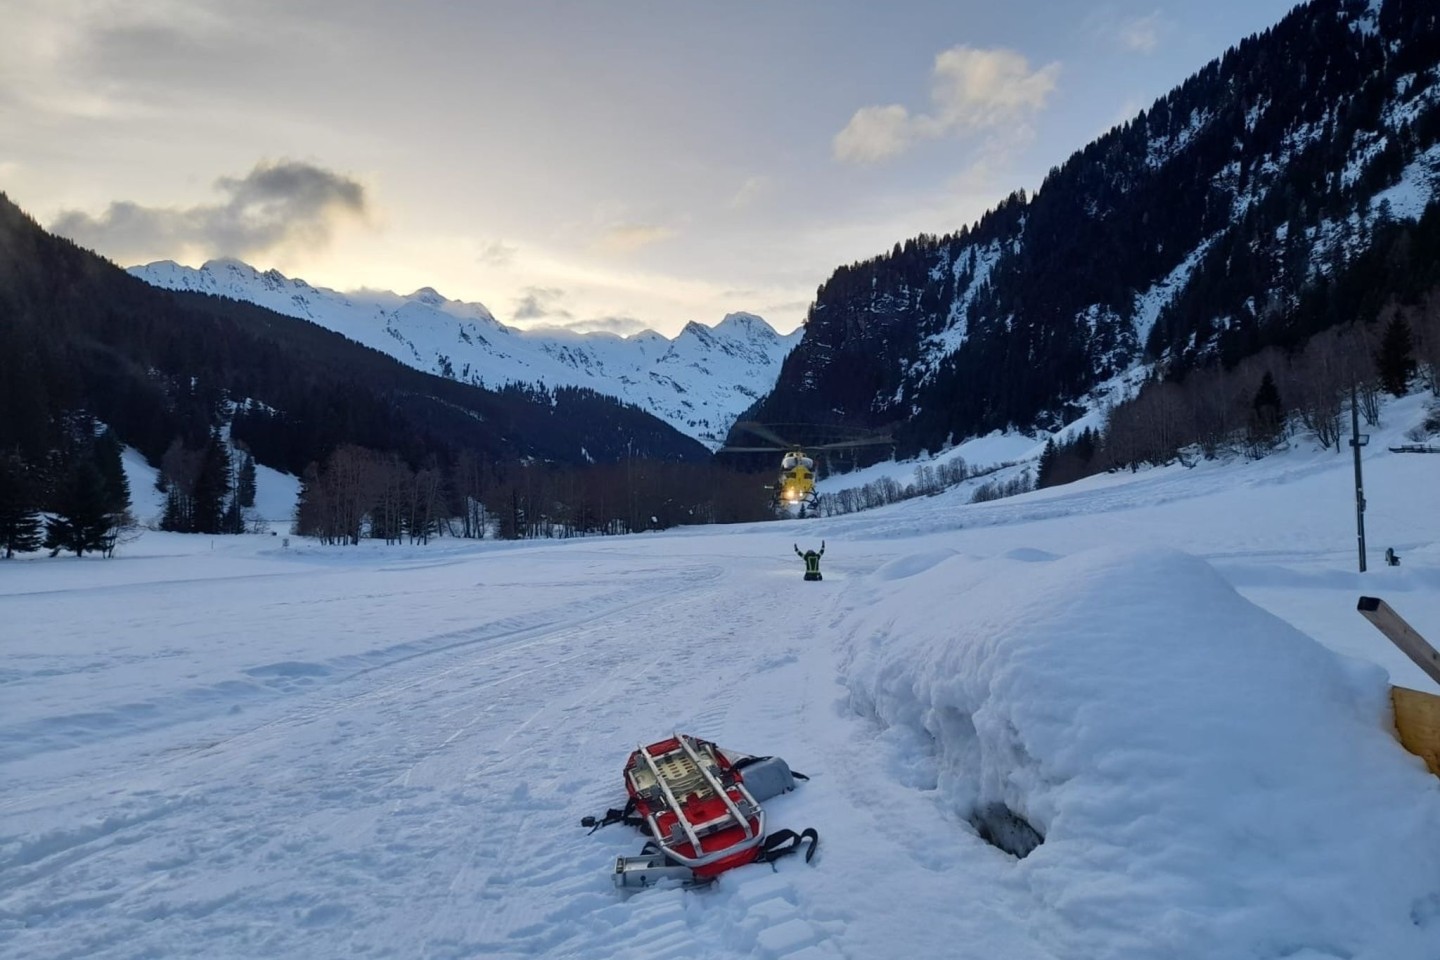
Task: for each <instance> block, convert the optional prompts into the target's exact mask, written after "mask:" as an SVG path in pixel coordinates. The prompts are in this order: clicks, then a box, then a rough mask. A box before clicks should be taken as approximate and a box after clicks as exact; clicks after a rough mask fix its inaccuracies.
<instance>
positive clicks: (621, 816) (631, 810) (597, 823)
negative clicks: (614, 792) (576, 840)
mask: <svg viewBox="0 0 1440 960" xmlns="http://www.w3.org/2000/svg"><path fill="white" fill-rule="evenodd" d="M612 823H623V824H625V825H626V826H631V827H642V826H644V825H645V818H644V817H637V816H635V798H634V797H631V798H630V799H629V800H628V801H626V803H625V809H623V810H617V809H615V808H614V807H611V808H610V809H609V810H606V811H605V816H603V817H598V818H597V817H583V818H581V820H580V826H582V827H589V828H590V833H594V832H595V831H596V830H599V829H600V828H601V827H608V826H610V824H612ZM587 836H588V834H587Z"/></svg>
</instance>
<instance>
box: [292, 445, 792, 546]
mask: <svg viewBox="0 0 1440 960" xmlns="http://www.w3.org/2000/svg"><path fill="white" fill-rule="evenodd" d="M767 516H768V508H767V503H766V500H765V497H764V491H763V490H762V489H761V485H760V483H759V482H758V481H757V479H756V477H755V476H753V475H749V474H744V473H737V472H734V471H730V470H725V469H722V468H720V467H717V466H714V465H711V464H691V463H675V462H666V461H655V460H641V459H635V460H630V461H626V462H624V463H611V464H592V465H587V466H573V465H566V464H555V463H541V462H528V463H516V462H513V461H509V462H507V461H492V460H486V459H484V458H481V457H478V456H476V455H474V454H464V455H462V456H461V457H459V458H458V459H457V461H456V462H455V463H454V464H453V465H445V464H442V463H439V462H431V463H428V464H426V465H424V466H422V467H420V468H419V469H414V468H412V467H410V466H409V465H408V464H406V463H405V462H404V461H403V460H401V459H400V458H398V457H396V456H395V455H394V454H387V453H383V452H380V451H375V450H368V449H365V448H363V447H358V446H353V445H347V446H343V447H340V448H339V449H337V450H336V451H335V452H334V453H332V454H331V455H330V456H329V457H328V458H326V460H325V461H324V462H323V463H315V464H311V465H310V466H309V467H308V468H307V469H306V470H305V473H304V476H303V482H302V485H301V491H300V498H299V503H298V505H297V508H296V517H295V526H294V530H295V532H296V533H297V534H300V535H303V536H313V537H317V538H319V539H320V540H322V541H323V542H325V543H340V544H352V545H353V544H358V543H360V541H361V540H364V539H379V540H384V541H385V542H387V543H394V542H399V541H402V540H408V541H409V542H412V543H417V542H420V543H423V542H427V541H428V540H429V538H430V537H433V536H458V537H472V538H481V537H487V536H496V537H500V538H502V539H512V540H513V539H531V538H549V537H576V536H591V535H598V534H620V533H636V532H640V531H644V530H660V529H666V528H669V527H674V526H678V525H682V524H702V523H704V524H708V523H737V522H747V521H754V520H762V519H765V518H766V517H767Z"/></svg>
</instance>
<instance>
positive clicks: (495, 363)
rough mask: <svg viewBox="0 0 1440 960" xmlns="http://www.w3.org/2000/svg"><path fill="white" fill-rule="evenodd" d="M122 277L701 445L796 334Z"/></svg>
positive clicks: (247, 272) (178, 272)
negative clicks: (535, 322)
mask: <svg viewBox="0 0 1440 960" xmlns="http://www.w3.org/2000/svg"><path fill="white" fill-rule="evenodd" d="M130 272H131V273H132V274H134V275H135V276H137V277H139V278H140V279H142V280H144V281H145V282H147V283H150V284H152V285H154V286H157V287H164V288H166V289H169V290H194V291H198V292H200V293H209V294H214V295H216V296H221V297H230V298H232V299H235V300H243V301H247V302H250V303H255V304H258V305H260V306H262V307H266V308H268V309H271V310H274V311H276V312H277V313H283V314H285V315H286V316H291V317H299V318H301V319H304V320H310V321H312V322H314V323H317V324H319V325H320V326H322V327H325V328H326V329H329V330H334V331H336V332H338V333H343V334H344V335H345V336H347V337H349V338H350V339H352V340H355V341H357V342H359V343H363V344H365V345H366V346H368V347H373V348H375V349H376V350H379V351H381V352H383V353H386V354H389V355H390V356H392V357H394V358H396V359H397V360H399V361H401V362H402V363H406V364H409V365H410V366H412V367H417V368H419V369H421V370H425V371H427V372H430V373H436V374H440V375H441V376H446V377H450V378H452V379H456V380H462V381H464V382H466V383H473V384H478V385H481V386H487V387H491V388H495V387H500V386H503V385H504V384H506V383H541V384H544V385H546V386H549V387H560V386H574V387H587V388H589V389H591V390H595V391H597V392H599V393H603V394H607V395H609V396H613V397H617V398H619V399H620V400H623V401H625V402H626V403H632V404H634V405H636V406H638V407H640V408H642V409H644V410H646V411H648V412H650V413H652V414H654V415H655V416H656V417H659V418H660V419H661V420H664V421H666V422H667V423H669V424H670V425H671V426H673V427H675V428H676V429H677V430H679V431H680V432H681V433H685V434H688V435H690V436H692V437H694V438H695V439H697V440H699V441H700V442H701V443H704V444H706V445H708V446H710V447H711V448H712V449H715V448H718V447H719V446H720V444H721V443H723V442H724V439H725V434H726V432H727V431H728V430H729V429H730V425H731V424H732V423H734V421H735V419H736V418H737V417H738V416H739V415H740V413H741V412H742V411H744V410H745V408H747V407H749V406H750V405H751V404H752V403H754V402H755V400H756V399H757V398H758V397H759V396H760V395H761V394H763V393H765V392H766V391H768V390H769V389H770V388H771V387H772V386H773V385H774V383H775V378H776V377H777V376H778V375H779V372H780V363H781V361H783V360H784V359H785V355H786V354H787V353H789V352H790V349H791V348H792V347H794V345H795V344H796V343H797V342H798V341H799V338H800V332H799V331H798V330H797V331H796V332H794V333H791V334H789V335H787V336H781V335H780V334H778V333H776V332H775V330H774V329H773V328H772V327H771V326H770V325H769V324H768V323H766V322H765V321H764V320H762V319H761V318H759V317H757V316H754V315H753V314H748V313H732V314H730V315H728V316H726V317H725V319H723V320H721V321H720V323H718V324H716V325H715V326H713V327H707V326H705V325H703V324H699V323H690V324H687V325H686V327H685V329H683V330H682V331H681V332H680V334H679V335H678V336H676V337H675V339H673V340H668V339H666V338H665V337H663V336H661V335H660V334H658V333H655V332H653V331H649V330H647V331H645V332H643V333H638V334H635V335H634V336H631V337H619V336H616V335H614V334H606V333H590V334H573V333H567V332H564V331H558V330H553V329H551V330H545V331H543V332H528V331H523V330H518V329H513V328H510V327H506V326H505V325H503V324H501V323H500V322H499V321H497V320H496V319H495V317H494V316H493V315H491V313H490V311H489V310H487V309H485V307H483V306H482V305H480V304H478V303H462V302H460V301H458V300H447V299H445V298H444V297H442V296H441V295H440V294H439V293H436V292H435V291H434V290H432V289H431V288H429V287H425V288H422V289H420V290H416V291H415V292H414V293H412V294H410V295H409V296H401V295H399V294H395V293H389V292H380V291H373V290H365V291H361V292H356V293H338V292H336V291H334V290H327V289H324V288H317V287H312V286H310V285H309V284H308V283H306V282H305V281H304V280H298V279H292V278H289V277H286V276H284V275H283V274H280V273H278V272H277V271H274V270H269V271H266V272H264V273H261V272H260V271H258V270H256V269H255V268H253V267H251V266H249V265H247V264H245V263H241V262H240V261H238V260H211V261H209V262H207V263H205V264H204V265H203V266H201V267H200V268H199V269H198V270H197V269H194V268H192V267H185V266H181V265H179V264H177V263H174V262H173V261H169V260H164V261H159V262H157V263H151V264H146V265H145V266H139V267H132V268H131V269H130Z"/></svg>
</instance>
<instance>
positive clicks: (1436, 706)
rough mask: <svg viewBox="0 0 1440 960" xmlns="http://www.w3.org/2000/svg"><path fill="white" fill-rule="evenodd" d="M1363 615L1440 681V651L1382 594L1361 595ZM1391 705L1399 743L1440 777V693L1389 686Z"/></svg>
mask: <svg viewBox="0 0 1440 960" xmlns="http://www.w3.org/2000/svg"><path fill="white" fill-rule="evenodd" d="M1358 609H1359V610H1360V614H1361V616H1363V617H1364V618H1365V619H1366V620H1369V621H1370V622H1371V623H1373V624H1375V627H1376V629H1378V630H1379V631H1380V632H1381V633H1383V634H1385V636H1386V637H1388V638H1389V639H1390V642H1391V643H1393V644H1395V646H1397V647H1399V648H1400V649H1401V650H1402V651H1404V653H1405V655H1406V656H1407V657H1409V658H1410V659H1411V660H1414V661H1415V664H1416V665H1417V666H1418V667H1419V668H1420V669H1421V670H1424V671H1425V674H1426V675H1427V676H1429V677H1430V678H1431V679H1432V680H1434V681H1435V682H1437V683H1440V651H1437V650H1436V649H1435V648H1434V647H1432V646H1430V644H1429V643H1427V642H1426V640H1425V638H1424V637H1422V636H1420V634H1418V633H1416V632H1415V628H1414V627H1412V626H1410V624H1408V623H1406V622H1405V621H1404V620H1402V619H1401V618H1400V614H1398V613H1396V612H1395V611H1394V610H1392V609H1390V605H1389V604H1388V603H1386V602H1385V601H1384V600H1381V599H1380V598H1379V597H1361V598H1360V604H1359V607H1358ZM1390 707H1391V712H1392V715H1393V717H1394V719H1395V735H1396V736H1397V737H1398V738H1399V739H1400V745H1401V746H1403V747H1404V748H1405V749H1406V750H1409V751H1410V752H1411V753H1413V754H1415V755H1416V756H1417V757H1420V758H1421V759H1423V760H1424V761H1425V766H1427V767H1429V768H1430V772H1431V773H1433V774H1435V776H1437V777H1440V696H1436V695H1435V694H1433V693H1425V692H1423V691H1420V690H1410V689H1408V688H1406V687H1394V686H1392V687H1391V688H1390Z"/></svg>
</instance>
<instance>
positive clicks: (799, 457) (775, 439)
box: [719, 421, 894, 508]
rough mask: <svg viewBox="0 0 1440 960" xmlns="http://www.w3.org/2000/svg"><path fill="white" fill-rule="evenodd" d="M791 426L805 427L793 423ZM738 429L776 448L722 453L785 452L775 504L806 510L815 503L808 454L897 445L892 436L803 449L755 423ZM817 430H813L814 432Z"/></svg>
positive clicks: (724, 449) (730, 449)
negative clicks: (767, 441) (887, 444)
mask: <svg viewBox="0 0 1440 960" xmlns="http://www.w3.org/2000/svg"><path fill="white" fill-rule="evenodd" d="M791 426H803V425H801V424H793V425H791ZM734 429H736V430H743V431H746V432H748V433H752V434H755V435H756V436H758V437H760V438H762V439H765V440H769V441H771V443H772V444H773V446H766V447H758V446H757V447H735V446H729V445H726V446H723V447H721V448H720V450H719V452H720V453H782V454H784V456H782V457H781V458H780V477H779V479H778V480H777V481H776V483H775V486H774V488H773V489H774V491H775V502H776V505H777V506H780V507H792V508H793V507H804V506H806V505H808V504H812V503H814V502H815V460H814V458H813V457H811V456H810V455H809V454H808V453H806V452H805V451H806V450H807V449H808V450H812V451H815V452H822V451H823V452H828V451H831V450H845V449H849V448H852V447H864V446H872V445H875V444H883V443H893V442H894V441H893V440H892V439H891V438H890V437H889V435H884V436H880V435H877V436H871V437H862V438H856V439H849V440H841V441H836V442H833V443H817V444H811V445H808V446H802V445H800V444H797V443H791V442H789V441H787V440H786V439H785V438H783V437H781V436H780V434H779V433H777V432H776V431H775V430H774V429H773V428H771V427H768V426H766V425H764V424H761V423H755V422H753V421H741V422H739V423H736V424H735V428H734ZM815 429H816V428H813V427H812V428H811V432H813V431H814V430H815Z"/></svg>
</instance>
